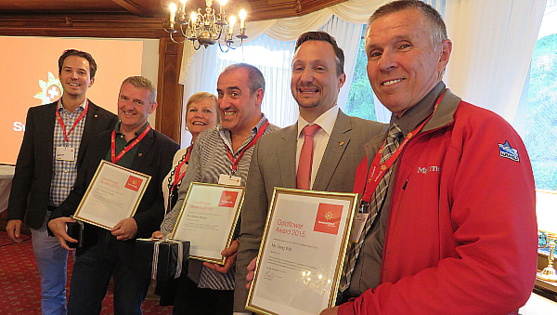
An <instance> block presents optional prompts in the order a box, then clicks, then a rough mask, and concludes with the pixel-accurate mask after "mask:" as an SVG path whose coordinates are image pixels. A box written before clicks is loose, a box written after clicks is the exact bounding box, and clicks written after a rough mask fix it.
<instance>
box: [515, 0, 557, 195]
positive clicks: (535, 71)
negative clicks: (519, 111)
mask: <svg viewBox="0 0 557 315" xmlns="http://www.w3.org/2000/svg"><path fill="white" fill-rule="evenodd" d="M556 21H557V1H548V3H547V7H546V9H545V15H544V18H543V20H542V25H541V28H540V34H539V36H538V41H537V43H536V48H535V49H534V54H533V56H532V63H531V66H530V77H529V82H527V91H528V93H527V110H526V120H525V122H524V133H523V138H524V142H525V144H526V148H527V149H528V154H529V156H530V159H531V161H532V168H533V169H534V177H535V180H536V188H537V189H546V190H555V189H557V145H556V143H557V22H556Z"/></svg>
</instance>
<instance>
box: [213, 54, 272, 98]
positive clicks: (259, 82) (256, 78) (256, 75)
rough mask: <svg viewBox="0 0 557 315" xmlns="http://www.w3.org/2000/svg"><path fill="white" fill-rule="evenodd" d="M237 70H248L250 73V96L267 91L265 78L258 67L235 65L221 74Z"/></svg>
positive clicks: (244, 64) (243, 64) (241, 63)
mask: <svg viewBox="0 0 557 315" xmlns="http://www.w3.org/2000/svg"><path fill="white" fill-rule="evenodd" d="M236 69H246V70H247V71H248V81H249V82H248V86H249V91H250V95H251V96H253V95H255V93H256V92H257V90H259V89H263V91H265V78H264V77H263V73H261V70H259V69H257V67H255V66H252V65H250V64H248V63H243V62H240V63H235V64H232V65H230V66H228V67H226V68H225V69H224V70H223V71H222V72H221V74H223V73H226V72H229V71H233V70H236Z"/></svg>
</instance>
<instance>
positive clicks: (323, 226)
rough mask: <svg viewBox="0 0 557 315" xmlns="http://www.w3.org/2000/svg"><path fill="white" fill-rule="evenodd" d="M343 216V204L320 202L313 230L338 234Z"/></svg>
mask: <svg viewBox="0 0 557 315" xmlns="http://www.w3.org/2000/svg"><path fill="white" fill-rule="evenodd" d="M341 216H342V206H341V205H332V204H328V203H320V204H319V207H318V208H317V217H316V218H315V225H314V226H313V230H314V231H315V232H323V233H329V234H334V235H337V234H338V229H339V227H340V218H341Z"/></svg>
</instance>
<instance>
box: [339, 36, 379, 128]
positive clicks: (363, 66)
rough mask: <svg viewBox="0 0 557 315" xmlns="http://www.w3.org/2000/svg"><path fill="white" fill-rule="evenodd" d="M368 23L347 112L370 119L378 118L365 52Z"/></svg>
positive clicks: (351, 86)
mask: <svg viewBox="0 0 557 315" xmlns="http://www.w3.org/2000/svg"><path fill="white" fill-rule="evenodd" d="M366 27H367V26H366V25H364V26H363V27H362V40H361V41H360V46H359V49H358V57H357V59H356V67H355V68H354V78H353V79H352V85H350V93H349V94H348V101H347V103H346V108H345V110H346V113H347V114H348V115H351V116H356V117H360V118H364V119H369V120H377V114H376V113H375V104H374V96H373V90H372V89H371V85H370V84H369V79H368V77H367V57H366V52H365V31H366Z"/></svg>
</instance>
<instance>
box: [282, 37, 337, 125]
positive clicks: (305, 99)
mask: <svg viewBox="0 0 557 315" xmlns="http://www.w3.org/2000/svg"><path fill="white" fill-rule="evenodd" d="M345 81H346V75H345V74H344V73H342V74H338V73H337V59H336V56H335V52H334V50H333V46H332V45H331V44H330V43H328V42H325V41H319V40H309V41H306V42H304V43H303V44H302V45H300V47H299V48H298V50H297V51H296V53H295V55H294V59H293V61H292V80H291V85H290V88H291V90H292V96H293V97H294V99H295V100H296V102H297V103H298V105H299V106H300V114H301V115H302V117H304V119H306V120H308V118H309V117H306V116H310V115H311V117H312V118H310V119H311V120H312V121H313V119H315V118H317V117H319V116H320V115H321V114H323V113H324V112H326V111H327V110H329V109H330V108H331V107H333V106H335V104H336V102H337V98H338V93H339V90H340V88H341V87H342V86H343V85H344V82H345Z"/></svg>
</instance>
